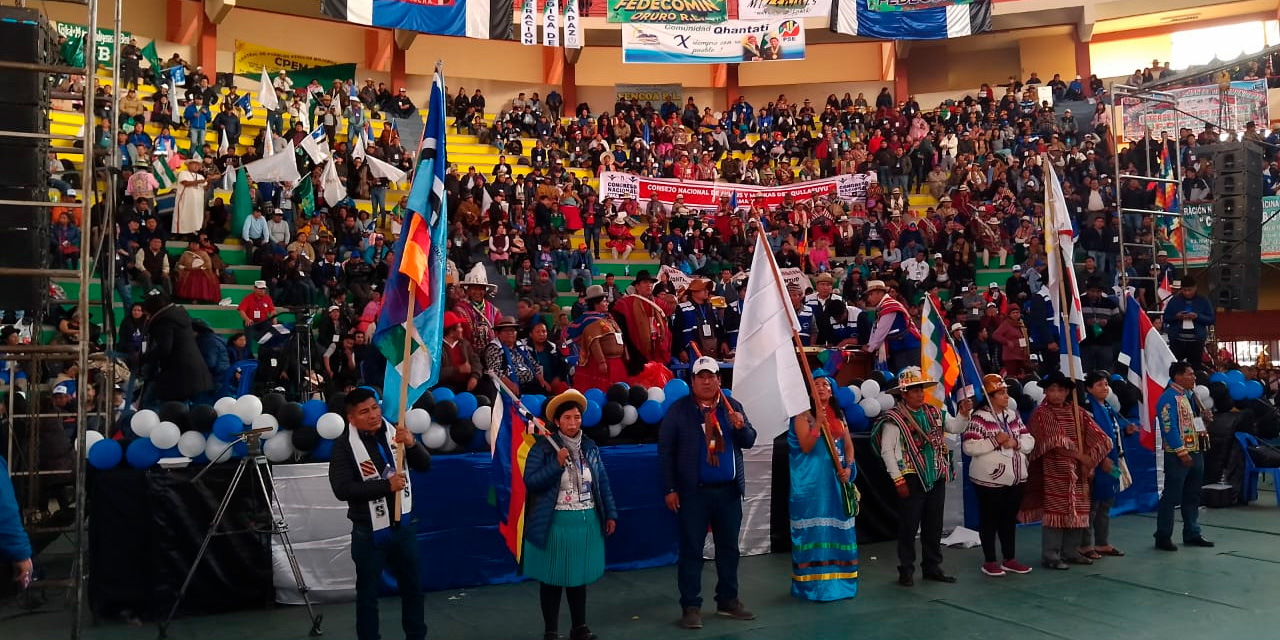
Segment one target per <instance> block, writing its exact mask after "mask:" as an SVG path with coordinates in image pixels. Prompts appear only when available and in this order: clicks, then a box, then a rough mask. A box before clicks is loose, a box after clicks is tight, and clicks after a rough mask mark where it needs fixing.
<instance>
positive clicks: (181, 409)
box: [156, 400, 191, 431]
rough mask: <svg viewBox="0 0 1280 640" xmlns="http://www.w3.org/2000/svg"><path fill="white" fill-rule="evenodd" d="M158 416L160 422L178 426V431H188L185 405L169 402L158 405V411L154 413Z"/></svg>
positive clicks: (187, 416)
mask: <svg viewBox="0 0 1280 640" xmlns="http://www.w3.org/2000/svg"><path fill="white" fill-rule="evenodd" d="M156 414H157V415H159V416H160V421H161V422H172V423H174V424H176V425H178V429H180V430H182V431H188V430H190V427H189V426H188V425H189V424H190V422H191V421H190V416H189V415H188V411H187V403H185V402H179V401H177V400H171V401H169V402H166V403H164V404H162V405H160V409H159V410H158V411H156Z"/></svg>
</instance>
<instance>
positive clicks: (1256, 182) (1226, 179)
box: [1196, 141, 1264, 311]
mask: <svg viewBox="0 0 1280 640" xmlns="http://www.w3.org/2000/svg"><path fill="white" fill-rule="evenodd" d="M1196 155H1197V156H1200V157H1211V158H1212V160H1213V168H1214V180H1213V195H1214V200H1213V225H1212V242H1211V244H1210V250H1209V262H1210V265H1211V266H1210V268H1209V295H1210V300H1211V301H1212V302H1213V304H1214V306H1216V307H1219V308H1221V309H1228V310H1236V311H1257V310H1258V287H1259V286H1260V284H1261V275H1260V271H1261V268H1262V170H1263V167H1264V163H1263V151H1262V148H1261V147H1260V146H1258V145H1257V144H1255V143H1251V142H1243V141H1242V142H1232V143H1226V144H1219V145H1214V146H1213V147H1210V148H1208V149H1205V150H1203V151H1201V150H1197V151H1196Z"/></svg>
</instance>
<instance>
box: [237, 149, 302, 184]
mask: <svg viewBox="0 0 1280 640" xmlns="http://www.w3.org/2000/svg"><path fill="white" fill-rule="evenodd" d="M244 170H245V171H247V172H248V173H249V177H250V178H253V181H254V182H285V181H289V182H297V181H298V180H299V178H300V177H301V176H299V175H298V163H297V159H296V158H295V157H294V148H293V142H286V143H285V145H284V147H283V148H282V149H281V150H280V153H277V154H275V155H270V156H267V157H265V158H262V159H261V160H254V161H253V162H250V163H249V164H246V165H245V166H244Z"/></svg>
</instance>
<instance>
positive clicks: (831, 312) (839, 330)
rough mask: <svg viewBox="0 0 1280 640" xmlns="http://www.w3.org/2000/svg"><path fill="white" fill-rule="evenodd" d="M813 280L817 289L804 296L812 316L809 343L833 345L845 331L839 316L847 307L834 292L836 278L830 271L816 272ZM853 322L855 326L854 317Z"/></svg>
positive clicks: (843, 323)
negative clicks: (811, 332)
mask: <svg viewBox="0 0 1280 640" xmlns="http://www.w3.org/2000/svg"><path fill="white" fill-rule="evenodd" d="M814 281H815V283H816V284H815V287H816V289H817V290H816V291H814V292H813V293H811V294H809V295H808V296H806V297H805V300H804V304H805V307H807V311H808V312H809V314H810V315H812V317H813V327H812V331H813V334H812V339H811V341H810V344H813V345H818V346H829V345H835V344H837V343H839V342H840V340H841V336H842V335H844V333H845V329H846V327H845V321H843V320H841V319H840V318H841V317H842V316H843V315H844V312H845V311H846V310H847V309H848V307H847V306H846V305H845V302H844V298H842V297H840V294H838V293H835V282H836V279H835V277H833V276H832V275H831V274H830V273H821V274H818V277H817V278H815V279H814ZM859 313H861V310H859ZM853 323H854V324H855V326H856V324H857V320H856V318H855V319H854V320H853ZM855 333H856V331H855Z"/></svg>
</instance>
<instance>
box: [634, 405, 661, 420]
mask: <svg viewBox="0 0 1280 640" xmlns="http://www.w3.org/2000/svg"><path fill="white" fill-rule="evenodd" d="M639 413H640V419H641V420H643V421H645V422H646V423H648V424H658V423H659V422H662V415H663V410H662V403H660V402H658V401H656V400H645V401H644V404H641V405H640V411H639Z"/></svg>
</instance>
